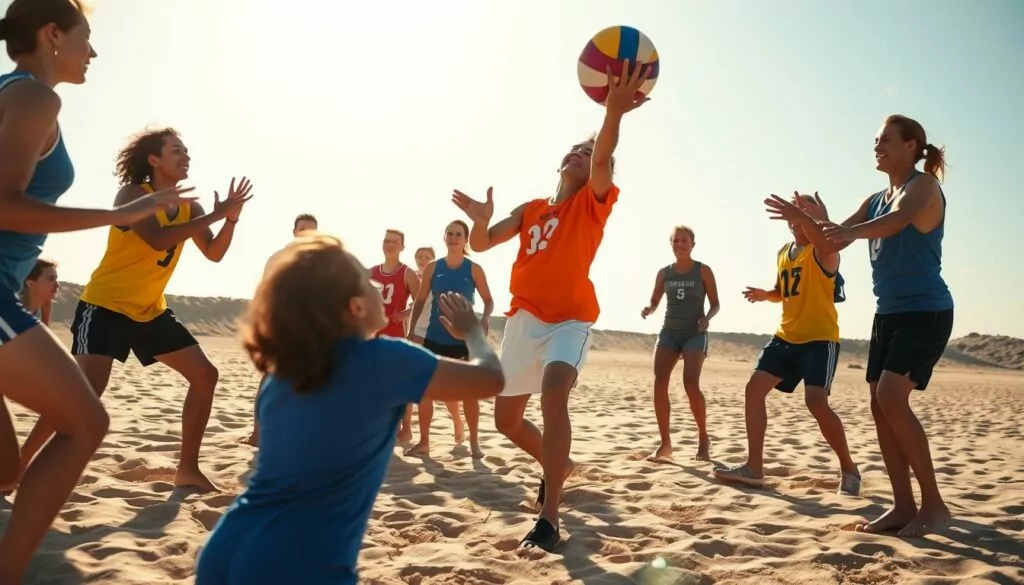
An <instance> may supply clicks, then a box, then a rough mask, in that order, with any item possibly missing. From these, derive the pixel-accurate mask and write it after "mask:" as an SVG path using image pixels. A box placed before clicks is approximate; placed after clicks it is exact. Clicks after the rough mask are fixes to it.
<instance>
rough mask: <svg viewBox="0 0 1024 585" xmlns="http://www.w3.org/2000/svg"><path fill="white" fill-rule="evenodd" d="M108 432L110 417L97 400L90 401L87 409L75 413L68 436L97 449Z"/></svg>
mask: <svg viewBox="0 0 1024 585" xmlns="http://www.w3.org/2000/svg"><path fill="white" fill-rule="evenodd" d="M108 430H110V415H109V414H107V409H106V408H104V407H103V404H102V403H101V402H100V401H99V400H98V399H97V400H95V401H90V406H89V407H87V408H80V409H77V410H76V411H75V413H74V419H73V421H72V425H71V432H70V433H69V434H70V435H71V436H72V437H73V438H76V439H78V440H80V441H82V442H84V443H88V444H90V445H95V446H97V447H98V446H99V444H100V443H102V442H103V438H104V437H106V436H107V431H108Z"/></svg>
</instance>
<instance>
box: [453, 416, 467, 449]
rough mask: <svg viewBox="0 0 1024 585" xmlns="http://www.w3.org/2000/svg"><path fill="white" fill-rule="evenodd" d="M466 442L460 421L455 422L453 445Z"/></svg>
mask: <svg viewBox="0 0 1024 585" xmlns="http://www.w3.org/2000/svg"><path fill="white" fill-rule="evenodd" d="M465 440H466V431H465V428H464V427H463V425H462V419H461V418H459V419H456V420H455V444H456V445H461V444H462V442H463V441H465Z"/></svg>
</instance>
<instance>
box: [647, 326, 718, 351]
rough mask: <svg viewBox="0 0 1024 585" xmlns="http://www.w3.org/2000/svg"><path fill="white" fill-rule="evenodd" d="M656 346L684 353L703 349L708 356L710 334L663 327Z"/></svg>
mask: <svg viewBox="0 0 1024 585" xmlns="http://www.w3.org/2000/svg"><path fill="white" fill-rule="evenodd" d="M656 347H662V348H665V349H670V350H672V351H674V352H678V353H682V352H684V351H703V352H704V355H705V356H707V355H708V334H707V333H688V332H685V331H671V330H667V329H662V330H661V332H660V333H658V342H657V344H656Z"/></svg>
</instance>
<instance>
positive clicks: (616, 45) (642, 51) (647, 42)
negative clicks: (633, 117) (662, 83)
mask: <svg viewBox="0 0 1024 585" xmlns="http://www.w3.org/2000/svg"><path fill="white" fill-rule="evenodd" d="M626 59H629V67H630V72H632V69H633V68H634V67H636V66H637V64H638V63H639V64H640V65H644V66H648V67H650V68H651V73H650V75H649V76H648V77H647V81H646V82H644V84H643V85H642V86H641V87H640V91H639V92H638V94H637V97H638V98H640V97H643V96H645V95H647V94H649V93H651V90H652V89H654V84H655V83H657V81H658V69H659V60H658V51H656V50H655V49H654V43H652V42H651V39H649V38H647V35H645V34H644V33H642V32H640V31H638V30H637V29H635V28H633V27H631V26H612V27H608V28H606V29H604V30H603V31H601V32H599V33H597V34H596V35H594V38H592V39H590V42H588V43H587V46H586V47H584V48H583V52H582V53H580V60H579V62H578V63H577V65H576V74H577V76H578V77H579V79H580V85H581V86H582V87H583V91H585V92H587V95H588V96H590V99H592V100H594V101H595V102H597V103H599V104H604V100H605V98H607V97H608V74H607V72H606V71H607V69H608V68H611V71H612V75H613V76H614V77H615V78H616V79H618V77H619V76H621V75H622V62H623V61H624V60H626Z"/></svg>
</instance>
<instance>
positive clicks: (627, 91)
mask: <svg viewBox="0 0 1024 585" xmlns="http://www.w3.org/2000/svg"><path fill="white" fill-rule="evenodd" d="M605 73H606V74H607V75H608V97H607V98H605V101H604V107H605V109H606V110H607V111H608V113H611V114H619V115H622V114H625V113H626V112H631V111H633V110H635V109H637V108H639V107H640V106H642V105H644V104H646V103H647V102H648V101H650V99H651V98H649V97H647V96H645V95H643V94H641V93H640V87H641V86H642V85H643V84H644V82H646V81H647V78H648V77H649V76H650V74H651V66H650V65H644V64H642V63H639V64H637V66H636V67H634V68H633V69H632V70H630V68H629V59H626V60H624V61H623V62H622V76H621V77H619V78H618V79H616V78H615V77H614V76H613V75H612V68H611V67H608V68H606V69H605Z"/></svg>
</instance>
